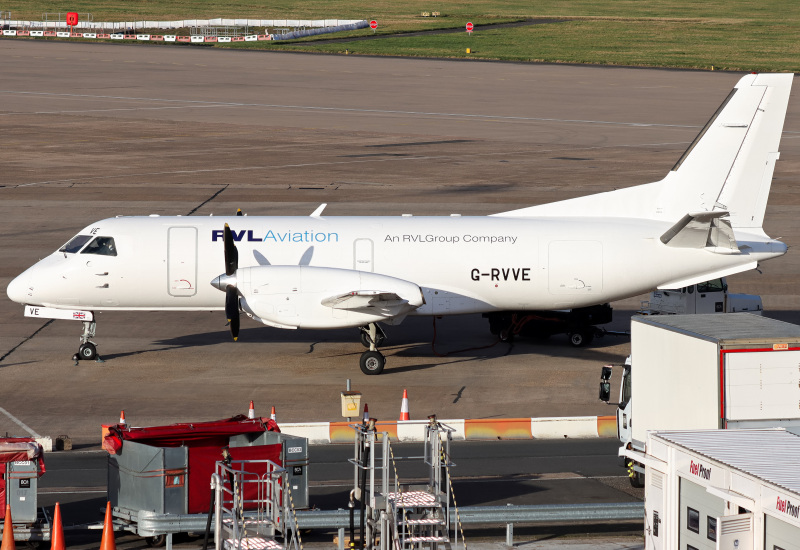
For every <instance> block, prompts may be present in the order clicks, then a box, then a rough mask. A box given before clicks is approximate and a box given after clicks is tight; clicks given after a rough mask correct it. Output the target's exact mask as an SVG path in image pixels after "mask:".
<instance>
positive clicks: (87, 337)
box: [72, 321, 104, 367]
mask: <svg viewBox="0 0 800 550" xmlns="http://www.w3.org/2000/svg"><path fill="white" fill-rule="evenodd" d="M96 331H97V322H96V321H84V322H83V334H81V345H80V347H79V348H78V353H76V354H75V355H73V356H72V360H73V361H75V366H76V367H77V366H78V361H91V360H92V359H94V360H95V361H96V362H98V363H104V361H103V360H102V359H100V356H99V355H97V344H95V343H94V342H92V340H91V339H92V338H94V335H95V332H96Z"/></svg>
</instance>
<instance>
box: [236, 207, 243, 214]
mask: <svg viewBox="0 0 800 550" xmlns="http://www.w3.org/2000/svg"><path fill="white" fill-rule="evenodd" d="M236 215H237V216H241V215H242V209H241V208H237V209H236Z"/></svg>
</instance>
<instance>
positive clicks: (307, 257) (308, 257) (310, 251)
mask: <svg viewBox="0 0 800 550" xmlns="http://www.w3.org/2000/svg"><path fill="white" fill-rule="evenodd" d="M312 256H314V247H313V246H309V247H308V249H307V250H306V251H305V252H303V257H302V258H300V263H298V264H297V265H308V264H310V263H311V257H312Z"/></svg>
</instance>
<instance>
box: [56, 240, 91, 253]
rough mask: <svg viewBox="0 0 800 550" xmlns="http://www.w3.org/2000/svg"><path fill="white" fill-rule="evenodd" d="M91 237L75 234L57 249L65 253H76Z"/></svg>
mask: <svg viewBox="0 0 800 550" xmlns="http://www.w3.org/2000/svg"><path fill="white" fill-rule="evenodd" d="M91 238H92V236H91V235H75V236H74V237H72V239H70V241H69V242H68V243H67V244H65V245H64V246H62V247H61V248H59V249H58V251H59V252H65V253H67V254H76V253H78V252H79V251H80V249H81V248H83V245H85V244H86V243H88V242H89V240H90V239H91Z"/></svg>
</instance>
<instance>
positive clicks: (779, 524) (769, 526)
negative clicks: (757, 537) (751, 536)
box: [764, 514, 800, 550]
mask: <svg viewBox="0 0 800 550" xmlns="http://www.w3.org/2000/svg"><path fill="white" fill-rule="evenodd" d="M764 540H765V541H766V544H765V545H764V548H767V549H769V550H773V549H774V548H782V549H783V550H800V527H798V526H797V525H792V524H790V523H787V522H785V521H781V520H779V519H777V518H774V517H772V516H768V515H766V514H764Z"/></svg>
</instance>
